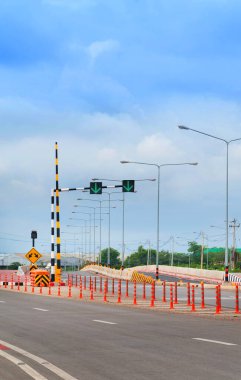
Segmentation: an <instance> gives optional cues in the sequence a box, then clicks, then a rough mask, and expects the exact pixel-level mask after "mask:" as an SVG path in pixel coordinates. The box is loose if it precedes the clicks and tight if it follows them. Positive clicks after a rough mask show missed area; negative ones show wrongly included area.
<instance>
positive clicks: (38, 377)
mask: <svg viewBox="0 0 241 380" xmlns="http://www.w3.org/2000/svg"><path fill="white" fill-rule="evenodd" d="M0 356H2V357H4V358H5V359H7V360H9V361H10V362H12V363H14V364H16V365H17V366H18V368H20V369H21V370H22V371H24V372H25V373H27V374H28V375H29V376H31V377H32V378H33V379H35V380H48V379H47V378H46V377H44V376H42V375H40V373H39V372H37V371H35V370H34V369H33V368H32V367H30V366H29V365H28V364H26V363H24V362H22V361H21V360H20V359H17V358H15V357H14V356H12V355H9V354H8V353H7V352H5V351H2V350H0Z"/></svg>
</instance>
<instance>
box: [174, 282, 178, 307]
mask: <svg viewBox="0 0 241 380" xmlns="http://www.w3.org/2000/svg"><path fill="white" fill-rule="evenodd" d="M177 303H178V301H177V282H175V283H174V304H177Z"/></svg>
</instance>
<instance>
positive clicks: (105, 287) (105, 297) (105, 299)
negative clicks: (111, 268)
mask: <svg viewBox="0 0 241 380" xmlns="http://www.w3.org/2000/svg"><path fill="white" fill-rule="evenodd" d="M106 289H107V279H106V280H105V283H104V299H103V301H104V302H107V291H106Z"/></svg>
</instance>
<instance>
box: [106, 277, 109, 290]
mask: <svg viewBox="0 0 241 380" xmlns="http://www.w3.org/2000/svg"><path fill="white" fill-rule="evenodd" d="M108 291H109V281H108V278H106V294H108Z"/></svg>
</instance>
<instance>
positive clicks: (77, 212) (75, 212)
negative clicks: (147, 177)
mask: <svg viewBox="0 0 241 380" xmlns="http://www.w3.org/2000/svg"><path fill="white" fill-rule="evenodd" d="M77 200H84V199H82V198H78V199H77ZM85 200H88V201H89V199H85ZM93 201H95V200H94V199H93ZM97 202H101V203H102V202H106V201H105V200H103V201H97ZM74 207H84V206H79V205H74ZM86 207H87V206H86ZM96 208H98V207H96ZM104 208H108V209H109V212H104V213H103V212H102V211H101V209H103V206H100V247H99V249H100V257H99V262H100V263H101V244H102V241H101V221H102V219H101V215H103V214H106V215H110V209H111V208H116V207H115V206H113V207H104ZM72 213H73V214H79V213H82V212H79V211H72Z"/></svg>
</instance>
